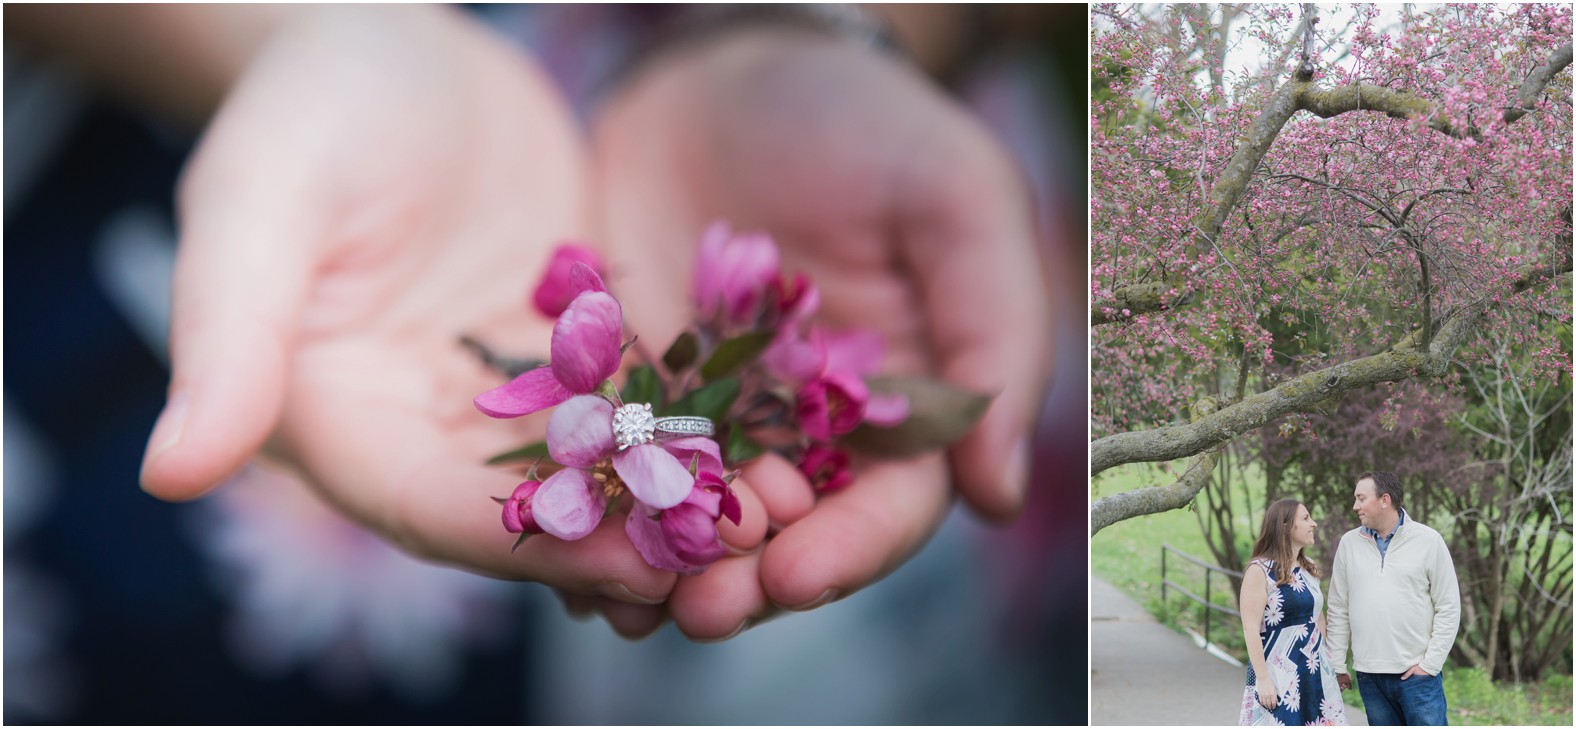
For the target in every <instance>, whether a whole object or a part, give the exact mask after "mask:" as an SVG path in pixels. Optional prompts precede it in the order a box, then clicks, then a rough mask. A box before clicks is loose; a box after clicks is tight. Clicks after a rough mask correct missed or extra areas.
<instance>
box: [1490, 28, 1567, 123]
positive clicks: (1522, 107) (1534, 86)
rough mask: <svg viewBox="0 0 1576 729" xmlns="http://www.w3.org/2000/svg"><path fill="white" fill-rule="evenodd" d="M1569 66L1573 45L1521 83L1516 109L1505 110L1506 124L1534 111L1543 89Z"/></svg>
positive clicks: (1553, 56) (1550, 58)
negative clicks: (1533, 108) (1555, 75)
mask: <svg viewBox="0 0 1576 729" xmlns="http://www.w3.org/2000/svg"><path fill="white" fill-rule="evenodd" d="M1569 65H1571V44H1569V43H1566V44H1565V45H1564V46H1562V47H1561V48H1560V49H1559V50H1556V51H1554V54H1553V55H1551V56H1549V60H1548V62H1547V63H1545V64H1543V65H1542V66H1540V67H1538V69H1537V70H1536V71H1533V72H1532V75H1530V76H1528V77H1527V80H1526V81H1523V82H1521V93H1520V94H1517V95H1516V108H1514V109H1506V110H1505V123H1506V124H1509V123H1511V122H1513V121H1515V120H1517V119H1520V118H1522V117H1524V116H1526V115H1527V112H1529V111H1532V107H1533V104H1535V103H1537V101H1538V94H1541V93H1543V87H1545V86H1547V85H1548V84H1549V80H1550V79H1552V78H1554V74H1557V73H1559V72H1560V71H1562V70H1564V68H1565V67H1566V66H1569Z"/></svg>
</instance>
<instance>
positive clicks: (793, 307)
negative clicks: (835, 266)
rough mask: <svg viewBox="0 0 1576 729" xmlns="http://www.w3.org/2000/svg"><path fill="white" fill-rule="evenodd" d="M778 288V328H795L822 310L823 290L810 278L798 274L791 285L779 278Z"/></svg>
mask: <svg viewBox="0 0 1576 729" xmlns="http://www.w3.org/2000/svg"><path fill="white" fill-rule="evenodd" d="M776 286H777V313H778V316H780V317H781V318H780V319H779V320H778V327H782V328H787V327H793V326H794V325H796V324H798V323H799V322H801V321H804V320H805V319H808V318H810V317H811V316H812V315H814V314H815V312H816V310H817V309H819V308H821V290H820V289H817V288H816V287H815V282H814V281H811V280H810V277H809V276H806V275H804V274H802V273H796V274H794V277H793V281H792V282H791V283H789V282H786V281H784V280H783V279H782V278H778V279H777V283H776Z"/></svg>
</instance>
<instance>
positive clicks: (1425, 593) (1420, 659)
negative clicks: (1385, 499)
mask: <svg viewBox="0 0 1576 729" xmlns="http://www.w3.org/2000/svg"><path fill="white" fill-rule="evenodd" d="M1328 620H1329V632H1330V635H1329V641H1330V658H1331V659H1332V660H1333V661H1334V662H1335V670H1336V672H1337V673H1345V672H1346V649H1347V647H1348V645H1349V646H1350V647H1351V651H1352V665H1353V667H1354V668H1355V669H1356V670H1359V671H1362V672H1364V673H1405V672H1406V671H1407V669H1410V668H1411V667H1412V666H1414V665H1416V666H1422V668H1423V670H1425V671H1427V672H1429V673H1430V674H1432V675H1435V676H1437V675H1439V671H1440V670H1441V669H1443V668H1444V666H1445V657H1446V656H1448V655H1449V654H1450V646H1451V645H1452V644H1454V643H1455V641H1456V629H1457V627H1459V625H1460V623H1461V590H1460V587H1458V586H1457V584H1456V567H1455V564H1454V563H1452V562H1451V561H1450V550H1449V549H1447V548H1446V547H1445V539H1444V537H1441V536H1439V532H1437V531H1434V530H1433V529H1430V528H1429V527H1427V526H1426V525H1424V524H1422V523H1419V522H1417V521H1415V520H1413V519H1412V518H1411V517H1410V516H1408V517H1407V519H1406V523H1405V524H1403V525H1402V526H1401V527H1400V529H1399V530H1397V531H1396V532H1395V536H1393V537H1391V539H1390V546H1389V548H1388V549H1386V550H1385V555H1384V556H1383V557H1380V555H1379V547H1378V546H1377V545H1375V544H1374V538H1373V537H1371V536H1369V535H1366V534H1363V533H1362V530H1361V529H1353V530H1351V531H1349V532H1347V533H1346V534H1345V535H1344V536H1342V537H1341V543H1340V545H1339V546H1337V547H1336V550H1335V568H1334V570H1332V571H1331V574H1330V612H1329V617H1328Z"/></svg>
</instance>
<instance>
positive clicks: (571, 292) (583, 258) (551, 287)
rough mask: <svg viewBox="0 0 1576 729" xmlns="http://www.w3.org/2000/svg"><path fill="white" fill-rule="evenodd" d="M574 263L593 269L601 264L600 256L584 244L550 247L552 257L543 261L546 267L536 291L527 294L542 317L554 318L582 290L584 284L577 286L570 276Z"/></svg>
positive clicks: (602, 289) (603, 289)
mask: <svg viewBox="0 0 1576 729" xmlns="http://www.w3.org/2000/svg"><path fill="white" fill-rule="evenodd" d="M576 263H580V264H584V265H587V266H590V267H591V268H593V269H597V268H601V267H602V259H601V258H600V257H599V256H597V254H596V251H594V250H591V249H590V248H587V247H586V246H582V245H575V244H564V245H560V246H558V248H556V249H554V250H553V257H552V258H551V259H549V260H548V262H547V270H546V271H544V272H543V273H542V280H541V282H539V283H537V285H536V291H535V292H533V293H532V295H531V302H532V303H533V304H535V305H536V310H537V311H540V312H542V314H543V315H544V316H548V317H556V316H558V315H559V314H562V313H564V309H565V308H567V307H568V306H569V302H571V301H574V300H575V297H576V296H579V295H580V294H581V292H583V291H585V290H586V289H585V288H584V287H580V286H577V285H576V283H575V281H574V277H573V276H572V275H571V270H572V269H573V268H574V266H575V264H576ZM597 283H598V284H600V283H601V280H600V279H598V281H597ZM596 290H597V291H606V290H607V289H605V288H597V289H596Z"/></svg>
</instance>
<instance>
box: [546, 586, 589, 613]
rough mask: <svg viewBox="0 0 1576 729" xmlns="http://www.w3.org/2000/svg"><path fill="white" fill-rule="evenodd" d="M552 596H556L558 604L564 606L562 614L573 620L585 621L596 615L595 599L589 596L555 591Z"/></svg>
mask: <svg viewBox="0 0 1576 729" xmlns="http://www.w3.org/2000/svg"><path fill="white" fill-rule="evenodd" d="M553 594H554V595H557V596H558V600H559V602H562V603H563V604H564V612H566V613H568V614H569V617H571V618H574V619H575V620H586V619H588V618H590V617H591V616H592V615H594V614H596V608H597V599H596V598H595V597H592V596H590V595H577V594H575V593H573V592H564V591H563V590H558V589H555V590H553Z"/></svg>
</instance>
